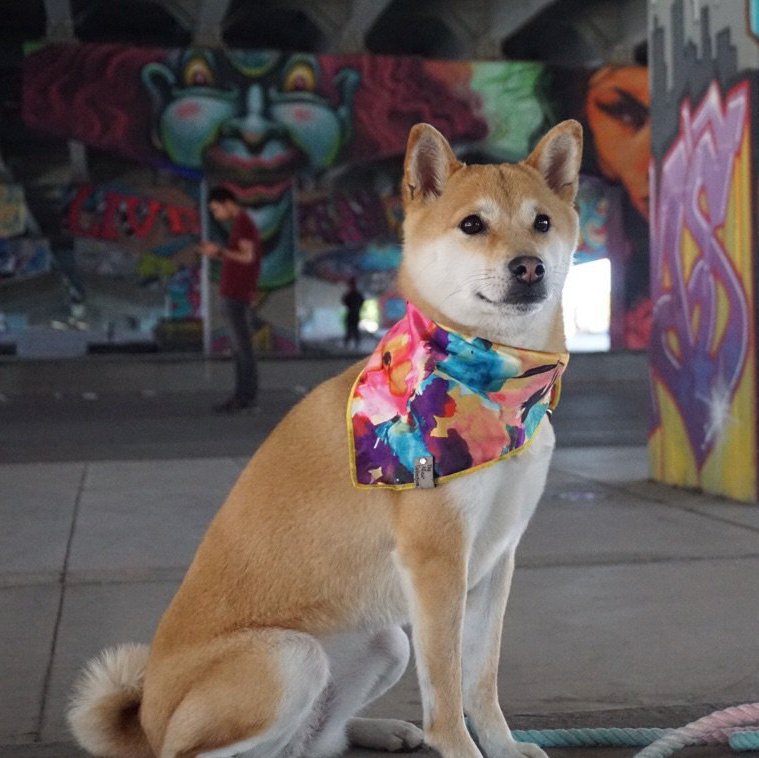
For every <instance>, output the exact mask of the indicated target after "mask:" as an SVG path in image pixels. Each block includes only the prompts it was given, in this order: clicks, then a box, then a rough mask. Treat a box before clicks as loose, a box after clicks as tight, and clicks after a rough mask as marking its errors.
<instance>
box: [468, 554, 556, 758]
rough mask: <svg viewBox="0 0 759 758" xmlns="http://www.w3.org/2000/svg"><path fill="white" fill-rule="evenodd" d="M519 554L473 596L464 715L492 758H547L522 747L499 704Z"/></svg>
mask: <svg viewBox="0 0 759 758" xmlns="http://www.w3.org/2000/svg"><path fill="white" fill-rule="evenodd" d="M513 574H514V551H513V550H510V551H509V552H507V553H506V554H504V555H503V556H502V557H501V558H500V559H499V561H498V563H497V564H496V565H495V567H494V568H493V570H492V571H491V572H490V574H488V575H486V576H485V577H483V578H482V579H481V580H480V581H479V582H478V583H477V585H476V586H475V587H473V588H472V589H471V590H469V592H468V593H467V598H466V614H465V620H464V642H463V651H462V658H463V671H464V681H463V687H464V711H465V713H466V715H467V719H468V721H469V725H470V728H471V730H472V732H473V733H474V735H475V737H476V739H477V741H478V742H479V744H480V747H481V748H482V750H483V752H484V753H485V755H486V756H487V758H524V757H525V756H529V758H546V754H545V753H544V752H543V751H542V750H541V749H540V748H539V747H537V745H531V744H525V743H520V742H516V741H515V740H514V738H513V737H512V736H511V731H510V730H509V727H508V725H507V724H506V719H505V718H504V715H503V711H502V710H501V706H500V705H499V702H498V663H499V660H500V656H501V632H502V629H503V617H504V613H505V611H506V603H507V601H508V597H509V590H510V588H511V579H512V576H513Z"/></svg>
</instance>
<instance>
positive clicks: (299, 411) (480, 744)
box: [69, 121, 582, 758]
mask: <svg viewBox="0 0 759 758" xmlns="http://www.w3.org/2000/svg"><path fill="white" fill-rule="evenodd" d="M581 153H582V131H581V128H580V125H579V124H578V123H577V122H575V121H565V122H562V123H560V124H559V125H557V126H555V127H554V128H553V129H551V130H550V131H549V132H548V133H547V134H546V135H545V136H544V137H543V138H542V139H541V140H540V142H539V143H538V145H537V147H536V148H535V149H534V151H533V152H532V153H531V155H530V156H529V157H528V158H527V159H526V160H525V161H524V162H522V163H518V164H501V165H477V166H467V165H464V164H463V163H460V162H459V161H458V160H457V159H456V157H455V155H454V153H453V151H452V149H451V147H450V146H449V144H448V143H447V141H446V140H445V138H444V137H443V136H442V135H441V134H440V133H439V132H438V131H437V130H435V129H434V128H433V127H431V126H429V125H426V124H418V125H417V126H415V127H414V128H413V129H412V130H411V133H410V135H409V140H408V147H407V152H406V158H405V164H404V177H403V196H404V205H405V212H406V218H405V223H404V254H403V262H402V265H401V269H400V272H399V287H400V289H401V291H402V292H403V294H404V295H405V296H406V298H407V299H408V301H409V304H410V305H409V314H410V315H409V319H408V323H409V324H410V325H411V326H410V327H409V329H410V331H414V330H416V332H418V333H419V334H421V335H422V337H420V341H419V342H418V344H417V343H414V344H416V345H417V347H415V348H414V350H415V351H416V352H415V353H414V355H421V356H422V357H421V359H420V361H417V362H416V363H415V362H414V361H415V360H416V358H413V356H412V357H409V356H411V352H408V351H407V352H408V355H407V356H406V357H405V358H403V357H402V356H403V355H405V353H404V350H406V347H404V346H407V345H408V344H410V343H409V342H408V339H409V338H408V334H406V333H405V332H403V331H401V332H399V333H397V334H396V333H395V332H393V334H392V335H390V337H389V341H387V342H385V343H383V346H382V347H381V348H380V351H379V352H378V353H377V354H376V356H375V358H376V360H374V358H373V359H370V361H369V363H368V364H367V367H366V368H365V369H364V370H363V372H362V369H361V367H355V368H353V369H351V370H349V371H347V372H346V373H344V374H343V375H341V376H338V377H336V378H334V379H331V380H329V381H327V382H325V383H324V384H322V385H320V386H319V387H317V388H316V389H315V390H314V391H313V392H312V393H311V394H310V395H308V396H307V397H306V398H305V399H304V400H302V401H301V402H300V403H299V404H298V405H297V406H296V407H295V408H294V409H293V410H292V411H291V412H290V413H289V414H288V415H287V416H286V417H285V418H284V420H283V421H282V422H281V423H280V424H279V425H278V426H277V428H276V429H275V430H274V431H273V432H272V434H271V435H270V436H269V438H268V439H267V440H266V441H265V442H264V443H263V445H262V446H261V447H260V449H259V450H258V451H257V453H256V454H255V456H254V457H253V458H252V460H251V461H250V463H249V464H248V466H247V468H246V469H245V470H244V471H243V473H242V474H241V475H240V478H239V480H238V481H237V483H236V484H235V486H234V488H233V489H232V491H231V492H230V494H229V496H228V499H227V501H226V503H225V504H224V506H223V507H222V508H221V510H220V511H219V513H218V515H217V516H216V518H215V519H214V520H213V522H212V523H211V525H210V527H209V529H208V532H207V534H206V536H205V538H204V539H203V541H202V543H201V545H200V547H199V549H198V551H197V554H196V556H195V558H194V560H193V562H192V565H191V566H190V568H189V570H188V572H187V575H186V577H185V579H184V581H183V582H182V585H181V587H180V588H179V590H178V592H177V594H176V596H175V597H174V599H173V601H172V603H171V605H170V606H169V608H168V610H167V611H166V613H165V614H164V616H163V618H162V620H161V622H160V625H159V627H158V630H157V633H156V636H155V639H154V640H153V643H152V645H151V646H150V647H149V648H148V646H140V645H133V646H122V647H119V648H116V649H114V650H111V651H107V652H105V653H104V654H103V655H102V656H101V657H100V658H99V659H97V660H95V661H93V662H92V663H90V665H89V666H88V668H87V669H86V670H85V672H84V673H83V675H82V677H81V680H80V682H79V684H78V687H77V690H76V693H75V696H74V700H73V702H72V707H71V710H70V712H69V720H70V724H71V726H72V730H73V732H74V735H75V736H76V738H77V740H78V741H79V742H80V743H81V744H82V746H84V747H85V748H86V749H87V750H89V751H90V752H92V753H93V754H95V755H101V756H123V757H124V758H140V757H141V756H145V757H146V758H147V757H148V756H161V758H189V756H204V757H205V758H211V757H213V758H221V757H222V756H233V755H247V756H252V757H254V758H285V757H288V758H300V757H303V758H306V757H308V758H322V757H326V756H337V755H340V754H341V753H342V752H343V751H344V750H345V749H346V747H347V745H348V743H349V742H350V743H352V744H355V745H360V746H366V747H371V748H375V749H381V750H388V751H393V750H400V749H410V748H414V747H416V746H418V745H420V744H421V743H422V741H425V742H426V743H427V744H428V745H430V746H432V747H433V748H435V749H436V750H437V751H438V752H439V753H440V754H441V755H442V756H443V757H444V758H483V756H486V757H487V758H517V757H519V756H530V757H532V758H535V757H537V756H544V755H545V754H544V753H543V751H542V750H540V749H539V748H538V747H536V746H535V745H530V744H522V743H517V742H516V741H515V740H514V739H513V738H512V736H511V733H510V731H509V728H508V726H507V724H506V720H505V719H504V716H503V713H502V711H501V708H500V706H499V703H498V693H497V670H498V662H499V654H500V648H501V629H502V624H503V616H504V611H505V608H506V602H507V596H508V593H509V587H510V584H511V577H512V573H513V570H514V553H515V550H516V547H517V544H518V543H519V540H520V538H521V536H522V533H523V532H524V530H525V528H526V526H527V523H528V521H529V519H530V517H531V515H532V513H533V511H534V509H535V507H536V505H537V502H538V499H539V498H540V495H541V493H542V491H543V488H544V485H545V480H546V474H547V471H548V465H549V461H550V458H551V453H552V450H553V447H554V433H553V430H552V427H551V424H550V421H549V419H548V418H547V417H546V414H545V409H546V407H547V403H548V395H549V394H551V388H552V387H553V386H554V384H553V382H554V379H555V378H556V377H558V376H560V371H561V370H563V365H565V363H566V358H565V356H564V352H563V351H564V350H565V344H564V332H563V321H562V313H561V293H562V288H563V285H564V281H565V277H566V275H567V272H568V270H569V267H570V263H571V258H572V254H573V252H574V249H575V246H576V243H577V238H578V226H579V223H578V216H577V213H576V211H575V208H574V199H575V195H576V192H577V188H578V174H579V168H580V159H581ZM416 332H415V333H416ZM396 338H397V339H396ZM391 343H392V344H391ZM399 345H400V347H398V346H399ZM501 346H504V347H503V350H501ZM454 347H455V350H456V352H455V355H453V357H451V356H452V352H451V351H452V350H453V348H454ZM431 351H439V356H438V357H437V358H435V360H434V361H433V360H432V359H431V357H430V356H431V355H432V352H431ZM480 354H482V355H486V356H487V357H488V361H489V363H488V366H489V367H490V368H489V369H488V371H487V372H484V373H486V374H487V377H486V380H485V383H486V384H487V387H485V386H484V385H482V376H483V371H482V370H481V368H480V367H479V364H477V363H476V360H475V359H477V356H479V355H480ZM399 355H401V357H402V360H403V361H405V362H402V364H401V365H396V364H395V363H393V361H395V360H396V358H397V357H398V356H399ZM436 355H437V354H436ZM557 356H558V357H557ZM563 356H564V357H563ZM373 360H374V363H372V361H373ZM525 361H526V362H525ZM544 363H545V364H546V365H543V364H544ZM432 364H434V365H432ZM493 366H495V367H496V368H495V369H493ZM504 366H511V367H512V368H511V369H509V370H506V371H505V372H504V371H501V368H502V367H504ZM514 366H516V367H517V368H516V369H514V368H513V367H514ZM525 366H527V367H528V368H527V369H525V368H524V367H525ZM441 367H442V368H441ZM499 367H501V368H499ZM428 369H429V371H428ZM499 371H501V374H503V375H504V376H506V375H508V377H512V378H518V379H521V380H526V381H527V382H528V387H527V389H528V394H525V393H524V391H523V390H522V389H520V390H518V391H517V390H514V391H512V390H511V389H510V386H511V385H509V384H508V381H509V380H510V379H509V378H506V379H505V380H504V376H501V377H500V378H498V379H497V381H496V380H494V378H493V377H494V376H495V374H498V373H499ZM372 372H373V373H372ZM412 374H415V375H416V374H418V375H419V377H417V378H418V379H419V381H418V386H417V387H416V389H415V388H411V389H409V387H410V384H409V377H410V376H411V375H412ZM516 374H518V375H519V376H516ZM548 375H550V376H551V377H553V379H552V380H551V381H550V382H547V383H546V382H544V381H543V379H542V378H541V380H540V381H541V382H542V383H540V384H539V386H538V385H533V382H534V381H537V380H536V379H535V377H536V376H539V377H544V376H548ZM357 376H359V381H358V382H357ZM383 376H385V377H387V382H388V383H387V384H386V385H382V386H378V387H377V388H376V392H377V393H379V395H372V394H371V393H370V392H369V390H371V389H372V387H371V385H372V382H374V381H375V380H376V379H377V378H378V377H379V379H380V380H381V379H382V377H383ZM472 377H474V378H472ZM470 380H471V381H473V382H474V383H475V384H476V383H477V382H480V384H479V385H477V386H475V387H474V389H473V388H472V386H471V381H470ZM503 381H505V382H506V383H505V384H504V383H503ZM380 384H381V382H380ZM536 386H537V387H538V388H537V389H535V387H536ZM419 387H421V389H419ZM430 387H432V388H433V389H434V388H442V389H441V393H440V397H442V400H440V399H439V397H438V395H435V398H438V399H435V398H432V397H431V396H430V392H428V390H429V388H430ZM388 388H389V389H388ZM372 391H374V390H372ZM367 393H369V394H367ZM382 393H385V394H382ZM520 393H521V394H520ZM514 394H516V395H517V396H518V398H519V399H518V404H517V405H518V407H517V410H516V411H514V410H513V409H512V410H504V409H503V408H501V407H500V406H499V405H498V403H500V400H501V399H503V398H505V397H507V396H510V395H514ZM401 396H402V397H403V398H405V399H404V400H403V403H406V405H403V403H401V404H400V405H398V408H395V406H393V407H391V408H390V409H389V410H388V411H387V412H386V413H385V415H384V416H382V417H381V418H379V417H375V416H376V414H377V413H379V411H377V407H378V406H379V405H381V404H382V403H380V402H379V400H377V397H379V398H380V400H383V402H384V401H387V402H389V403H390V405H391V406H392V404H393V403H395V402H396V400H397V398H398V397H401ZM349 401H350V403H352V404H353V405H352V406H351V407H352V408H353V411H350V410H349V414H348V418H349V424H348V430H347V431H346V423H345V419H346V404H348V403H349ZM433 401H434V402H435V403H438V405H434V403H433ZM387 402H385V405H387ZM429 403H433V405H430V406H429V407H431V408H433V410H432V411H429V412H428V411H427V410H425V408H427V405H425V404H429ZM412 406H413V407H412ZM408 408H411V409H412V410H411V411H408V413H407V410H408ZM441 409H442V410H441ZM412 411H413V412H412ZM480 413H485V414H490V415H488V416H480ZM404 414H405V415H404ZM425 414H427V415H425ZM457 414H464V415H457ZM504 414H506V415H504ZM378 418H379V420H377V419H378ZM480 418H483V419H485V418H486V419H487V420H486V421H484V422H482V424H481V423H480V420H479V419H480ZM504 418H507V423H506V424H505V426H504V424H500V425H499V424H492V423H491V422H492V421H493V419H504ZM483 424H485V425H488V426H489V428H490V427H492V435H491V437H490V438H488V441H487V442H481V441H480V440H479V438H478V436H477V435H478V432H479V429H480V427H481V426H482V425H483ZM422 427H424V428H422ZM504 429H505V431H504ZM409 431H410V432H415V431H416V432H419V433H420V434H422V437H418V438H414V439H413V440H412V441H411V442H409V441H407V440H406V437H404V436H401V432H403V433H404V434H405V433H406V432H409ZM367 434H368V435H370V436H369V437H367V436H366V435H367ZM372 435H373V436H372ZM493 435H494V436H493ZM495 438H498V440H500V441H498V442H497V443H493V442H492V441H493V439H495ZM366 439H374V440H375V441H374V442H373V443H372V444H369V445H367V444H365V441H366ZM449 443H450V444H449ZM493 444H495V448H494V449H495V450H496V452H495V454H494V455H490V456H489V457H488V455H489V454H488V453H487V449H489V448H492V447H493ZM409 450H411V451H412V453H413V451H414V450H415V451H417V452H418V451H419V450H422V453H423V454H422V455H419V456H417V457H416V458H414V460H413V462H412V463H408V458H407V456H408V454H409ZM483 450H484V451H485V453H483V452H482V451H483ZM378 451H379V453H382V454H383V455H386V458H387V461H390V462H389V463H385V462H384V459H382V460H380V459H379V458H378V459H377V460H376V461H375V459H374V458H373V457H372V456H376V455H379V453H378ZM295 453H297V462H296V463H295V464H293V463H292V458H293V455H294V454H295ZM362 456H364V457H362ZM366 456H368V458H366V459H365V457H366ZM428 457H429V461H428ZM433 458H434V459H435V463H434V466H432V464H431V461H432V459H433ZM367 461H368V462H367ZM451 461H453V463H451ZM461 461H463V464H461V466H463V469H464V470H462V468H461V466H459V464H460V463H461ZM454 464H455V465H454ZM414 466H420V468H419V469H418V470H416V469H415V470H414V471H413V476H412V471H411V469H412V468H414ZM466 469H469V470H468V472H467V471H466ZM383 476H385V479H384V480H383V479H382V477H383ZM387 477H389V479H388V478H387ZM406 624H410V625H411V631H412V640H413V645H414V650H415V655H416V663H417V669H418V673H419V686H420V690H421V696H422V705H423V712H424V724H423V726H424V730H423V731H422V730H420V729H419V728H417V727H416V726H414V725H412V724H408V723H406V722H403V721H393V720H379V719H366V718H360V717H357V714H358V713H359V712H360V711H361V710H362V708H363V707H364V706H365V705H367V704H368V703H370V702H371V701H373V700H374V699H375V698H377V697H378V696H380V695H381V694H382V693H384V692H385V691H387V690H388V689H389V688H390V687H392V686H393V684H394V683H395V682H396V681H397V680H398V679H399V677H400V676H401V674H402V673H403V671H404V669H405V667H406V664H407V662H408V658H409V649H410V645H409V641H408V638H407V636H406V634H405V632H404V631H403V629H402V626H403V625H406ZM465 715H466V719H465Z"/></svg>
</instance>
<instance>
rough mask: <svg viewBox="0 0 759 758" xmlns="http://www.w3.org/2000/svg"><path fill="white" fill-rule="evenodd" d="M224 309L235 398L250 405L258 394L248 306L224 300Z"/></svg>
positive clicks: (256, 368)
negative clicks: (230, 346)
mask: <svg viewBox="0 0 759 758" xmlns="http://www.w3.org/2000/svg"><path fill="white" fill-rule="evenodd" d="M224 308H225V311H226V317H227V325H228V326H229V338H230V339H231V340H232V351H233V352H234V356H235V372H236V380H235V398H236V399H237V400H238V401H239V402H240V403H252V402H254V401H255V399H256V396H257V394H258V367H257V365H256V356H255V353H254V352H253V345H252V344H251V341H250V340H251V332H250V315H251V314H250V305H249V304H248V303H246V302H244V301H243V300H232V299H231V298H224Z"/></svg>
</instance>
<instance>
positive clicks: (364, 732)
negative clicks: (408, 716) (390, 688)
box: [348, 718, 424, 753]
mask: <svg viewBox="0 0 759 758" xmlns="http://www.w3.org/2000/svg"><path fill="white" fill-rule="evenodd" d="M348 739H349V740H350V743H351V745H354V746H355V747H366V748H370V749H371V750H384V751H386V752H388V753H396V752H398V751H399V750H414V748H417V747H419V746H420V745H421V744H422V743H423V742H424V732H422V730H421V729H419V727H417V726H414V725H413V724H409V723H408V721H399V720H398V719H361V718H355V719H351V720H350V721H349V722H348Z"/></svg>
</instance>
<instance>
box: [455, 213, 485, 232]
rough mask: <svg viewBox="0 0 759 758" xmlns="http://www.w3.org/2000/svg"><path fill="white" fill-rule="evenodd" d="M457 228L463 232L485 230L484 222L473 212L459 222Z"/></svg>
mask: <svg viewBox="0 0 759 758" xmlns="http://www.w3.org/2000/svg"><path fill="white" fill-rule="evenodd" d="M459 229H461V231H462V232H464V234H479V233H480V232H482V231H484V230H485V222H484V221H483V220H482V219H481V218H480V217H479V216H477V215H475V214H474V213H473V214H472V215H471V216H467V217H466V218H465V219H464V220H463V221H462V222H461V223H460V224H459Z"/></svg>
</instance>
